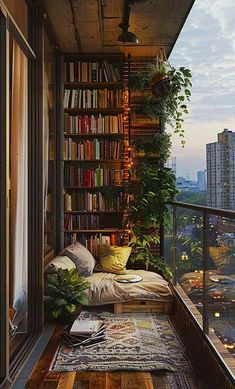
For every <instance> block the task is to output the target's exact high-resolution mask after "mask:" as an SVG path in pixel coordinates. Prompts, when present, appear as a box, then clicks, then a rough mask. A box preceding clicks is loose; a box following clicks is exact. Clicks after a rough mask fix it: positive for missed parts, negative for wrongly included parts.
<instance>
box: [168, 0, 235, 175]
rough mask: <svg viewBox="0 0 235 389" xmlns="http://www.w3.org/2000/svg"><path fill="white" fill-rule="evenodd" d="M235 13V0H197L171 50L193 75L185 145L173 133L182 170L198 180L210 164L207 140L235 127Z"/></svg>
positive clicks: (173, 57) (174, 152) (179, 172)
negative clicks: (207, 154)
mask: <svg viewBox="0 0 235 389" xmlns="http://www.w3.org/2000/svg"><path fill="white" fill-rule="evenodd" d="M234 14H235V3H234V1H233V0H228V1H227V2H226V3H224V2H222V3H221V1H219V0H213V1H212V0H196V2H195V4H194V6H193V8H192V11H191V13H190V15H189V17H188V19H187V21H186V23H185V26H184V28H183V31H182V32H181V34H180V36H179V39H178V41H177V43H176V45H175V47H174V49H173V51H172V53H171V56H170V62H171V63H172V64H173V65H174V66H185V67H188V68H190V69H191V70H192V75H193V77H192V83H193V87H192V97H191V102H190V103H189V104H188V107H189V110H190V114H189V115H188V117H187V118H185V123H184V129H185V133H186V135H185V141H186V145H185V148H184V149H182V147H181V145H180V139H179V137H178V136H177V134H174V135H173V136H172V142H173V148H172V156H175V157H176V160H177V176H180V175H182V176H186V174H187V173H189V174H190V178H191V179H194V180H196V172H197V171H199V170H204V169H205V168H206V144H207V143H212V142H216V140H217V134H218V133H220V132H222V131H223V130H224V128H228V129H229V130H231V131H235V115H234V113H235V68H234V66H233V63H234V61H235V43H234V42H235V39H234V37H235V26H234V23H233V15H234ZM168 130H169V132H171V133H172V130H171V129H169V128H168Z"/></svg>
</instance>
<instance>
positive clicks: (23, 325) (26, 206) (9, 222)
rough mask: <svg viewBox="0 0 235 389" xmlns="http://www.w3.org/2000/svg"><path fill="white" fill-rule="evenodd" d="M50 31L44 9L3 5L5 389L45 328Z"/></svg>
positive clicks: (0, 144) (0, 227)
mask: <svg viewBox="0 0 235 389" xmlns="http://www.w3.org/2000/svg"><path fill="white" fill-rule="evenodd" d="M6 3H9V4H6ZM7 5H9V6H10V8H11V13H10V12H9V10H8V8H7V7H6V6H7ZM21 6H22V7H21ZM17 10H18V11H19V12H18V11H17ZM28 11H30V12H29V15H28ZM12 15H14V16H15V18H16V19H15V20H13V19H12ZM28 16H30V17H29V20H30V22H31V27H30V29H28V26H27V25H26V23H27V21H28ZM42 31H43V15H42V13H41V10H40V8H35V7H32V8H31V9H30V10H29V9H28V7H27V4H26V2H25V1H24V0H11V1H8V0H6V1H4V2H3V1H2V0H0V72H1V74H0V125H1V127H0V173H1V174H0V181H1V182H0V199H1V202H0V217H1V223H0V258H1V261H0V281H1V282H0V295H1V304H0V310H1V315H0V344H1V350H0V387H4V388H5V387H8V386H9V385H10V384H8V382H10V380H11V379H12V378H14V376H15V375H16V374H17V373H18V370H19V367H20V366H21V365H22V363H23V361H24V360H26V358H27V357H28V355H29V351H30V350H31V349H32V347H33V345H34V343H35V342H36V339H37V337H38V335H39V334H40V332H41V331H42V328H43V317H42V314H43V299H42V294H43V281H42V278H43V273H42V266H43V263H42V257H43V142H42V139H43V131H42V91H43V80H42V69H43V66H42V60H43V57H42ZM29 32H30V34H29ZM29 38H30V40H29ZM31 42H32V46H31V45H30V43H31ZM1 385H2V386H1ZM7 385H8V386H7ZM9 387H11V386H9Z"/></svg>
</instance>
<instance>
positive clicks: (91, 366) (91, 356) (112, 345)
mask: <svg viewBox="0 0 235 389" xmlns="http://www.w3.org/2000/svg"><path fill="white" fill-rule="evenodd" d="M97 318H98V319H99V320H104V322H105V324H106V330H105V334H106V339H107V340H106V342H105V343H103V344H101V345H99V346H95V347H92V348H88V349H85V350H80V349H79V348H74V349H70V348H67V347H65V346H64V345H60V346H59V347H58V349H57V352H56V354H55V357H54V360H53V362H52V364H51V367H50V370H51V371H82V370H95V371H114V370H137V371H153V370H159V369H166V370H170V371H176V370H177V371H182V372H183V371H187V370H188V368H189V362H188V360H187V358H186V355H185V349H184V347H183V345H182V343H181V342H180V340H179V339H178V337H177V335H176V333H175V331H174V328H173V326H172V325H171V323H170V321H169V320H168V318H167V316H166V315H165V314H151V313H125V314H113V313H109V312H99V313H94V312H86V311H85V312H82V313H81V315H80V319H81V320H85V319H89V320H95V319H96V320H97Z"/></svg>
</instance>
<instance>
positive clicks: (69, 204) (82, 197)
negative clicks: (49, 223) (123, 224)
mask: <svg viewBox="0 0 235 389" xmlns="http://www.w3.org/2000/svg"><path fill="white" fill-rule="evenodd" d="M123 197H124V196H123V193H122V192H119V193H117V194H116V196H115V197H113V196H110V195H109V194H104V193H101V192H94V193H90V192H87V191H86V192H77V193H72V194H68V193H66V194H65V195H64V209H65V212H66V211H67V212H69V211H84V212H85V211H88V212H95V211H117V212H118V211H121V210H122V209H123Z"/></svg>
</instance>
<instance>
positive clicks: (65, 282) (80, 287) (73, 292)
mask: <svg viewBox="0 0 235 389" xmlns="http://www.w3.org/2000/svg"><path fill="white" fill-rule="evenodd" d="M88 287H89V282H88V281H87V280H86V278H84V277H81V276H79V275H78V272H77V269H71V270H68V269H61V268H60V269H58V271H57V273H54V274H48V275H47V277H46V282H45V293H44V303H45V309H46V310H47V311H49V312H50V314H51V316H52V318H54V319H58V318H59V320H60V321H61V322H64V323H65V324H69V323H70V322H71V321H73V320H74V319H75V318H76V317H77V316H78V314H79V313H80V310H81V306H82V305H85V304H89V299H88V298H87V296H86V295H85V293H84V291H85V290H86V289H87V288H88Z"/></svg>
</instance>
